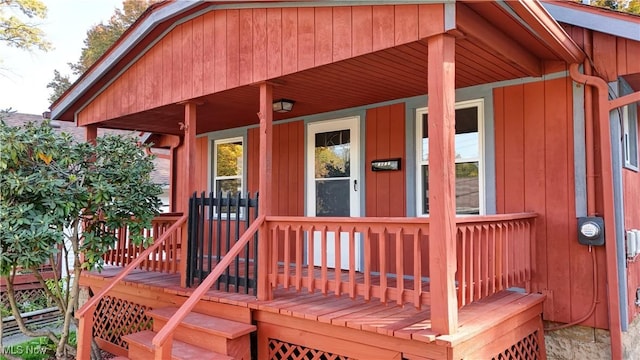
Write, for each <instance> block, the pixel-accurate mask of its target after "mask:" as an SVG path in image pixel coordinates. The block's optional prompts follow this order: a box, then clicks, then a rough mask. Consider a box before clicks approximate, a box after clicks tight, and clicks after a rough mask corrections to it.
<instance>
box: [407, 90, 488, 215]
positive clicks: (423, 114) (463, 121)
mask: <svg viewBox="0 0 640 360" xmlns="http://www.w3.org/2000/svg"><path fill="white" fill-rule="evenodd" d="M455 114H456V124H455V128H456V134H455V152H456V158H455V162H456V165H455V168H456V213H457V214H465V215H470V214H471V215H473V214H476V215H477V214H484V213H485V209H484V160H483V154H484V148H483V146H484V145H483V114H484V102H483V100H472V101H465V102H460V103H457V104H456V113H455ZM428 122H429V113H428V109H427V108H422V109H417V110H416V134H417V139H416V159H417V171H416V175H417V179H416V186H417V191H416V194H417V196H416V198H417V204H416V209H417V213H418V216H425V215H428V214H429V127H428Z"/></svg>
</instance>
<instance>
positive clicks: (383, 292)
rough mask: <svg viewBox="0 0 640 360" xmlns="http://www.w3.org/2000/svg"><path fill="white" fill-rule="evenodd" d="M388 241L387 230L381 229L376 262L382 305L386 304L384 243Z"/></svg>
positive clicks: (385, 253) (385, 250) (385, 254)
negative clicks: (378, 264)
mask: <svg viewBox="0 0 640 360" xmlns="http://www.w3.org/2000/svg"><path fill="white" fill-rule="evenodd" d="M388 241H389V239H388V233H387V228H386V227H383V228H382V232H380V234H379V235H378V248H379V249H380V251H379V254H380V255H379V256H378V261H379V263H380V301H381V302H382V303H383V304H386V303H387V247H386V243H387V242H388Z"/></svg>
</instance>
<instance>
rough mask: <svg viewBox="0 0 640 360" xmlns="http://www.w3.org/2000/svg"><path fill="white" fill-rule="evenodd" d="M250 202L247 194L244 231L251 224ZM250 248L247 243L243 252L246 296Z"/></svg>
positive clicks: (247, 291)
mask: <svg viewBox="0 0 640 360" xmlns="http://www.w3.org/2000/svg"><path fill="white" fill-rule="evenodd" d="M250 202H251V193H249V192H248V193H247V202H246V203H245V207H244V218H245V231H246V230H247V229H248V228H249V224H250V222H251V216H250V215H249V211H250V209H251V207H250V205H251V204H250ZM250 248H251V246H250V245H249V243H247V246H245V250H244V276H243V279H244V293H245V294H248V293H249V257H250V254H249V252H250Z"/></svg>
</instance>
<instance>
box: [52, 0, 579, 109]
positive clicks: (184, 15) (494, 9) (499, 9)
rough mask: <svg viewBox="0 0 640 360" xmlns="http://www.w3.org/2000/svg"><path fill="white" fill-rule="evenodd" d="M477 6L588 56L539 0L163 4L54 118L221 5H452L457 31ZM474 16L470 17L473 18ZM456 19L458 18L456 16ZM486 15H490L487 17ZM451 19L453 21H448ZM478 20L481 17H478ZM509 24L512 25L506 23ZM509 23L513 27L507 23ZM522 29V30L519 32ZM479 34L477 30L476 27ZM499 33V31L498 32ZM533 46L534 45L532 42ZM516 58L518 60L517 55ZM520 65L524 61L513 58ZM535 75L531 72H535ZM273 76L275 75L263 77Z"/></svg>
mask: <svg viewBox="0 0 640 360" xmlns="http://www.w3.org/2000/svg"><path fill="white" fill-rule="evenodd" d="M463 3H464V4H465V5H468V6H469V7H470V8H472V9H473V11H471V12H470V13H471V14H475V15H472V16H473V17H474V19H475V18H477V19H479V20H482V21H484V22H486V23H487V24H493V26H494V27H495V28H494V30H497V31H498V33H500V32H501V33H502V34H508V35H503V37H505V36H506V37H512V38H514V39H509V40H510V41H513V42H515V43H519V42H522V43H523V46H525V45H524V44H525V43H526V44H527V45H526V46H527V50H528V51H531V52H532V53H534V54H535V56H537V57H538V58H539V59H547V58H549V59H552V60H553V59H555V60H558V59H559V60H564V61H566V62H577V61H581V59H582V56H583V54H582V52H581V50H580V49H579V47H578V46H577V45H576V44H575V43H574V42H573V41H572V40H571V39H570V38H569V37H568V36H567V34H566V33H565V32H564V30H563V29H562V28H561V27H560V26H559V25H558V23H557V22H555V21H554V20H553V18H551V16H549V14H548V13H547V12H546V11H545V10H544V8H543V7H542V6H541V5H540V3H539V2H537V1H532V2H523V1H514V2H503V1H496V2H476V1H470V2H458V3H454V2H451V1H448V0H441V1H438V0H435V1H434V0H425V1H413V0H409V1H394V2H390V1H313V2H304V1H303V2H293V1H253V2H228V1H217V2H191V1H189V2H182V1H178V2H169V3H161V4H160V5H158V6H155V7H152V8H151V9H150V10H149V11H147V12H145V14H144V15H143V17H141V19H139V20H138V21H136V23H135V24H134V25H133V26H132V27H131V29H130V31H128V32H127V33H125V34H124V35H123V37H122V38H121V39H120V40H118V42H117V43H116V44H114V46H113V47H112V48H111V49H110V50H109V51H108V52H107V53H106V54H105V55H104V56H103V57H102V58H101V59H99V60H98V62H97V63H96V64H95V65H94V66H93V67H92V68H90V69H89V70H88V71H87V73H86V74H85V75H83V77H81V78H80V79H79V80H78V81H77V82H76V83H75V84H74V85H73V86H72V87H71V88H70V89H69V90H68V91H67V92H66V93H65V94H64V95H63V96H62V97H61V98H60V99H59V100H57V101H56V102H55V103H54V104H53V105H52V107H51V110H52V117H53V118H55V119H64V120H68V121H69V120H77V119H76V118H75V116H76V114H77V112H78V111H80V110H81V109H83V108H84V106H85V105H86V104H88V103H90V102H92V101H93V100H94V99H95V98H96V97H97V96H98V95H99V94H100V92H101V91H103V90H104V89H106V88H107V87H109V86H110V84H111V83H112V82H113V81H114V79H117V78H118V77H119V76H120V75H122V73H123V72H124V71H125V70H126V69H127V68H128V66H130V64H132V63H135V62H136V61H137V60H138V59H140V58H141V57H142V56H143V55H144V53H145V51H147V50H148V49H150V48H151V47H153V46H154V44H156V43H157V42H159V41H160V40H161V39H162V37H163V36H164V35H165V34H167V33H168V32H169V31H171V29H172V28H174V27H176V26H179V25H180V24H181V23H184V22H186V21H189V20H190V19H191V18H194V17H197V16H200V15H203V14H205V13H208V12H211V11H214V10H220V9H251V8H278V7H280V8H287V7H298V8H305V7H309V8H323V7H344V6H353V7H357V6H369V5H373V6H377V5H390V4H392V5H394V6H397V5H401V4H413V5H416V4H439V5H442V4H444V5H443V6H445V7H446V8H447V9H448V13H446V14H445V19H444V22H445V24H444V25H445V31H447V30H449V31H455V30H454V29H455V27H456V24H455V23H454V22H455V21H457V17H458V16H457V15H455V12H456V9H457V8H460V6H462V5H460V4H463ZM468 18H469V17H468V16H467V19H468ZM454 19H455V20H454ZM484 19H486V20H484ZM447 21H448V22H447ZM473 23H474V24H478V22H473ZM506 23H508V24H509V26H510V27H508V26H507V25H505V24H506ZM505 26H507V27H506V28H505ZM513 30H516V33H514V32H513ZM472 33H473V32H472ZM494 34H495V33H494ZM528 45H531V46H528ZM512 61H513V60H512ZM513 62H514V63H516V64H520V63H521V62H519V61H513ZM530 75H531V74H530ZM259 80H269V79H259Z"/></svg>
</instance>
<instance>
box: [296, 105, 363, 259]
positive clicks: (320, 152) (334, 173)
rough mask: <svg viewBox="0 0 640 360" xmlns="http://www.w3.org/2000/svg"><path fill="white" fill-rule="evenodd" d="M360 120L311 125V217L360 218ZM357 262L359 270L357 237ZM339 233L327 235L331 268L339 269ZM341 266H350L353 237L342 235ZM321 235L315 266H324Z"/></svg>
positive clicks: (316, 236) (315, 238)
mask: <svg viewBox="0 0 640 360" xmlns="http://www.w3.org/2000/svg"><path fill="white" fill-rule="evenodd" d="M359 126H360V118H358V117H350V118H345V119H338V120H330V121H322V122H316V123H312V124H309V127H308V129H307V130H308V131H307V216H321V217H352V216H360V184H359V178H358V174H359V169H360V165H359V157H358V150H359V146H358V140H359ZM356 235H357V236H356V239H355V240H356V241H355V245H356V246H355V254H354V256H355V262H356V266H357V267H358V268H359V267H360V264H361V259H360V255H361V253H360V236H359V234H356ZM335 236H336V234H335V233H327V250H326V251H327V266H330V267H334V266H335ZM338 236H340V245H341V250H340V254H341V258H340V264H342V267H343V268H346V267H347V266H348V264H349V234H348V233H340V234H338ZM320 239H321V234H320V232H319V231H316V232H315V234H314V235H313V246H314V252H313V254H314V259H313V263H314V265H321V259H322V251H323V250H322V249H321V248H320Z"/></svg>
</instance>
